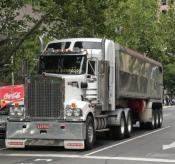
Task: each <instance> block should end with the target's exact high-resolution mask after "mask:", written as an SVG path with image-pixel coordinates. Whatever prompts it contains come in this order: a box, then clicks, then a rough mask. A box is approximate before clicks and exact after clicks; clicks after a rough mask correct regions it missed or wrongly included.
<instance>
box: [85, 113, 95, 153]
mask: <svg viewBox="0 0 175 164" xmlns="http://www.w3.org/2000/svg"><path fill="white" fill-rule="evenodd" d="M94 142H95V129H94V120H93V118H92V117H91V116H88V117H87V119H86V140H85V150H90V149H92V148H93V146H94Z"/></svg>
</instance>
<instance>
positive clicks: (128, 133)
mask: <svg viewBox="0 0 175 164" xmlns="http://www.w3.org/2000/svg"><path fill="white" fill-rule="evenodd" d="M131 132H132V116H131V112H129V113H128V116H127V121H126V132H125V136H126V137H127V138H128V137H130V136H131Z"/></svg>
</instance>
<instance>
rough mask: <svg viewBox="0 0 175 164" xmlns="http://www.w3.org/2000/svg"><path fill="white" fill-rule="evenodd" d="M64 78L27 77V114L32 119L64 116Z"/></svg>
mask: <svg viewBox="0 0 175 164" xmlns="http://www.w3.org/2000/svg"><path fill="white" fill-rule="evenodd" d="M64 90H65V89H64V80H63V79H61V78H57V77H48V76H34V77H30V78H28V79H26V88H25V94H26V97H25V105H26V116H29V117H30V118H31V119H55V118H61V117H62V116H63V110H64V106H63V102H64Z"/></svg>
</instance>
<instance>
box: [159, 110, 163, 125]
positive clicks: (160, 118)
mask: <svg viewBox="0 0 175 164" xmlns="http://www.w3.org/2000/svg"><path fill="white" fill-rule="evenodd" d="M158 117H159V124H158V128H161V127H162V123H163V114H162V109H159V110H158Z"/></svg>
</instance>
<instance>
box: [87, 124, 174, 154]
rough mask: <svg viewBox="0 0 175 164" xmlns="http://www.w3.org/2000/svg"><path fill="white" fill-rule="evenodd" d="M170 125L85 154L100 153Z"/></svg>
mask: <svg viewBox="0 0 175 164" xmlns="http://www.w3.org/2000/svg"><path fill="white" fill-rule="evenodd" d="M170 127H171V126H167V127H164V128H161V129H158V130H155V131H153V132H149V133H146V134H143V135H141V136H137V137H134V138H131V139H128V140H126V141H123V142H120V143H117V144H114V145H110V146H107V147H104V148H101V149H98V150H95V151H92V152H90V153H87V154H85V156H89V155H92V154H95V153H98V152H101V151H104V150H107V149H110V148H113V147H116V146H119V145H122V144H125V143H128V142H130V141H134V140H136V139H140V138H143V137H146V136H148V135H151V134H154V133H157V132H160V131H163V130H165V129H168V128H170Z"/></svg>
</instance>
